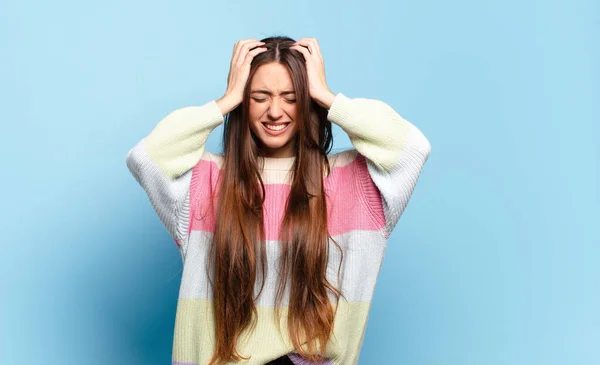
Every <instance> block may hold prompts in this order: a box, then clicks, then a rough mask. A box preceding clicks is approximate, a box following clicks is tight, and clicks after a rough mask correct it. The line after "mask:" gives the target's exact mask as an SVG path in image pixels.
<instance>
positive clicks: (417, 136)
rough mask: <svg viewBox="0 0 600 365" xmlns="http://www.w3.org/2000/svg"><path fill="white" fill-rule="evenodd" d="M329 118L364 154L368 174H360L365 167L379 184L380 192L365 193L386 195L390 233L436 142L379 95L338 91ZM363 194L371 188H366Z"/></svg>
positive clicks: (386, 230)
mask: <svg viewBox="0 0 600 365" xmlns="http://www.w3.org/2000/svg"><path fill="white" fill-rule="evenodd" d="M327 118H328V119H329V120H330V121H331V122H333V123H335V124H337V125H339V126H340V127H341V128H342V129H343V130H344V131H345V132H346V133H347V134H348V136H349V138H350V141H351V142H352V144H353V146H354V147H355V148H356V150H357V152H358V154H357V158H361V156H364V158H363V161H364V163H366V167H367V168H366V169H362V171H364V173H363V175H366V176H360V171H359V172H358V175H359V176H357V179H359V180H361V179H362V180H363V181H364V180H366V179H370V181H368V182H369V183H371V184H372V183H374V184H375V185H376V186H377V189H378V190H379V193H380V196H373V194H370V195H369V196H366V197H365V198H366V201H371V202H373V199H381V201H380V202H378V203H380V204H379V205H383V212H384V215H385V236H386V238H387V237H389V235H390V234H391V232H392V230H393V229H394V227H395V226H396V224H397V222H398V221H399V219H400V216H401V215H402V212H403V211H404V209H405V208H406V206H407V204H408V201H409V199H410V197H411V195H412V192H413V190H414V188H415V186H416V184H417V180H418V178H419V176H420V174H421V170H422V168H423V165H424V164H425V162H426V161H427V159H428V157H429V152H430V151H431V145H430V143H429V141H428V139H427V138H426V137H425V136H424V135H423V133H422V132H421V131H420V130H419V129H418V128H417V127H415V126H414V125H413V124H412V123H410V122H408V121H407V120H405V119H404V118H402V117H401V116H400V115H399V114H398V113H396V112H395V111H394V109H392V108H391V107H390V106H389V105H388V104H386V103H384V102H382V101H379V100H374V99H364V98H353V99H351V98H348V97H347V96H345V95H343V94H342V93H338V94H337V95H336V97H335V99H334V101H333V104H332V105H331V107H330V109H329V112H328V114H327ZM359 186H360V184H359ZM365 191H366V189H365ZM361 194H366V193H365V192H364V191H363V192H361ZM369 205H370V206H376V204H369ZM367 208H368V209H370V207H367ZM372 215H374V214H372Z"/></svg>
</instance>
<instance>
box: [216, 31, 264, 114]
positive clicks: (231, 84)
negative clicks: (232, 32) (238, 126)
mask: <svg viewBox="0 0 600 365" xmlns="http://www.w3.org/2000/svg"><path fill="white" fill-rule="evenodd" d="M264 44H265V42H260V41H258V40H256V39H254V38H249V39H244V40H239V41H237V42H236V44H235V45H234V46H233V55H232V57H231V63H230V65H229V76H228V77H227V90H226V91H225V95H223V97H221V98H220V99H219V100H217V104H218V105H219V108H220V109H221V113H222V114H223V115H225V114H227V113H229V112H230V111H232V110H233V109H235V108H236V107H237V106H238V105H239V104H240V103H241V102H242V101H243V97H244V88H245V87H246V82H248V76H249V75H250V63H251V62H252V60H253V59H254V56H256V55H257V54H259V53H261V52H264V51H266V50H267V48H266V47H260V46H262V45H264Z"/></svg>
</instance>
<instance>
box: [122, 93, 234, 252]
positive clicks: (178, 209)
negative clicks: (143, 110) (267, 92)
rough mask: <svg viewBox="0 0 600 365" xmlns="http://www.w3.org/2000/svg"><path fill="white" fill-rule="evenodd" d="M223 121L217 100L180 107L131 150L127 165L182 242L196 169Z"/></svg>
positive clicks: (177, 238) (172, 235) (168, 229)
mask: <svg viewBox="0 0 600 365" xmlns="http://www.w3.org/2000/svg"><path fill="white" fill-rule="evenodd" d="M223 122H224V119H223V115H222V114H221V110H220V109H219V107H218V105H217V103H216V102H215V101H210V102H208V103H206V104H204V105H202V106H188V107H184V108H181V109H177V110H175V111H173V112H171V113H170V114H168V115H167V116H166V117H164V118H163V119H162V120H161V121H160V122H159V123H158V124H157V125H156V126H155V127H154V129H153V130H152V131H151V132H150V134H149V135H147V136H146V137H144V138H143V139H142V140H141V141H139V142H138V143H137V144H136V145H135V146H134V147H133V148H131V149H130V150H129V152H128V153H127V157H126V163H127V167H128V168H129V170H130V171H131V173H132V174H133V176H134V177H135V179H136V180H137V182H138V183H139V184H140V185H141V186H142V188H143V189H144V190H145V192H146V194H147V195H148V197H149V199H150V202H151V204H152V206H153V208H154V210H155V211H156V213H157V214H158V217H159V218H160V220H161V221H162V223H163V224H164V226H165V228H166V229H167V231H168V232H169V234H170V235H171V237H172V238H173V239H174V240H175V242H176V243H177V244H178V246H179V244H180V243H181V241H183V240H184V239H185V238H186V235H187V228H188V219H189V191H190V182H191V178H192V169H193V167H194V166H195V165H196V164H197V163H198V161H199V160H200V158H201V157H202V156H203V154H204V153H205V152H204V147H205V143H206V140H207V138H208V136H209V134H210V132H211V131H212V130H213V129H214V128H216V127H217V126H219V125H220V124H221V123H223Z"/></svg>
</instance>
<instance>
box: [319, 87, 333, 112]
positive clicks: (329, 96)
mask: <svg viewBox="0 0 600 365" xmlns="http://www.w3.org/2000/svg"><path fill="white" fill-rule="evenodd" d="M334 99H335V94H334V93H332V92H331V91H329V90H327V91H326V92H324V93H323V94H322V95H319V97H317V98H315V101H316V102H317V104H319V105H320V106H322V107H323V108H325V109H327V110H329V109H330V108H331V105H332V104H333V100H334Z"/></svg>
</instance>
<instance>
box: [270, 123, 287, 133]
mask: <svg viewBox="0 0 600 365" xmlns="http://www.w3.org/2000/svg"><path fill="white" fill-rule="evenodd" d="M265 126H266V127H267V128H268V129H270V130H272V131H280V130H282V129H283V128H285V127H286V126H287V124H280V125H278V126H274V125H271V124H265Z"/></svg>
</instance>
